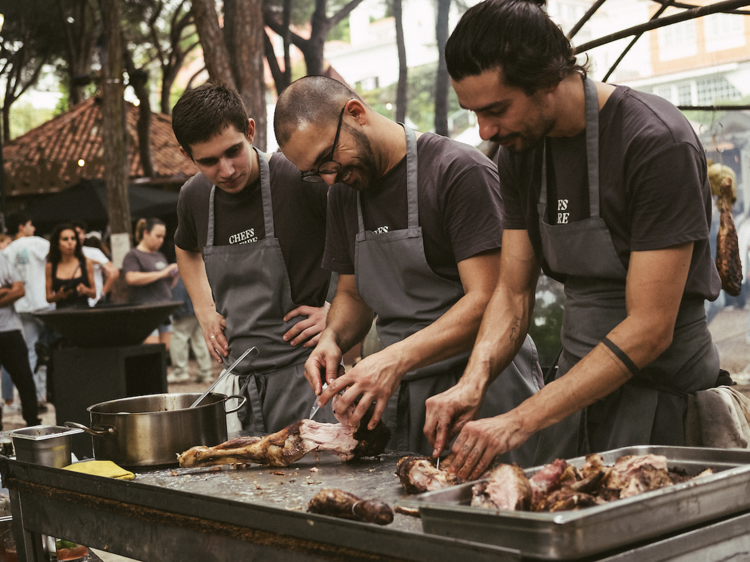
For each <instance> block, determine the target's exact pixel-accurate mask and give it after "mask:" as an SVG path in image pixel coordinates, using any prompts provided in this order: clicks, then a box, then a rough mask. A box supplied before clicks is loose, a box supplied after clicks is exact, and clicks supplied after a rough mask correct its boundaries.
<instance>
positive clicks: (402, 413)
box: [355, 127, 542, 466]
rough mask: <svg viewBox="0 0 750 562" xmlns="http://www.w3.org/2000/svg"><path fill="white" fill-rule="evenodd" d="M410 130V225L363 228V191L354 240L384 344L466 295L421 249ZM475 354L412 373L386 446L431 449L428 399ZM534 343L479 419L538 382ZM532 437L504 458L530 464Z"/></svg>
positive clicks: (362, 285)
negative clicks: (379, 229)
mask: <svg viewBox="0 0 750 562" xmlns="http://www.w3.org/2000/svg"><path fill="white" fill-rule="evenodd" d="M404 129H405V134H406V195H407V200H408V223H407V224H408V227H407V228H405V229H401V230H393V231H389V232H386V233H383V234H375V233H374V232H371V231H366V230H365V227H364V220H363V217H362V206H361V201H360V194H359V193H357V216H358V221H359V233H358V234H357V237H356V242H355V278H356V282H357V290H358V291H359V294H360V296H361V297H362V299H363V300H364V301H365V302H366V303H367V305H368V306H369V307H370V308H372V309H373V310H374V311H375V312H376V313H377V315H378V319H377V329H378V335H379V336H380V339H381V340H382V341H383V343H384V344H385V345H386V346H389V345H392V344H394V343H396V342H399V341H401V340H404V339H406V338H407V337H409V336H411V335H412V334H414V333H416V332H418V331H419V330H421V329H423V328H426V327H427V326H429V325H430V324H432V323H433V322H435V321H436V320H437V319H438V318H440V317H441V316H442V315H443V314H445V313H446V312H447V311H448V309H449V308H451V307H452V306H453V305H454V304H456V302H458V300H459V299H461V298H462V297H463V296H464V289H463V286H462V285H461V283H457V282H455V281H451V280H448V279H444V278H442V277H440V276H439V275H436V274H435V273H434V272H433V271H432V269H431V268H430V266H429V264H428V263H427V259H426V258H425V254H424V241H423V238H422V229H421V227H420V226H419V209H418V189H417V185H418V184H417V141H416V136H415V134H414V131H412V130H411V129H409V128H408V127H404ZM469 355H470V352H469V351H467V352H464V353H461V354H459V355H457V356H455V357H452V358H450V359H446V360H444V361H440V362H438V363H435V364H433V365H429V366H427V367H423V368H421V369H417V370H414V371H410V372H408V373H407V374H406V375H405V376H404V378H403V379H402V381H401V384H400V386H399V388H398V389H397V390H396V392H395V393H394V395H393V397H392V398H391V399H390V401H389V402H388V406H387V408H386V411H385V414H384V415H383V420H384V421H385V423H386V425H388V427H389V428H390V429H391V430H392V431H393V437H392V438H391V442H390V443H389V447H390V448H393V449H396V450H400V451H411V452H421V453H423V454H428V455H431V454H432V447H430V445H429V442H428V441H427V439H426V438H425V436H424V433H423V428H424V421H425V412H426V408H425V401H426V400H427V399H428V398H429V397H430V396H434V395H435V394H439V393H441V392H444V391H445V390H447V389H449V388H450V387H452V386H454V385H455V384H456V382H457V381H458V379H460V378H461V375H462V374H463V372H464V369H465V368H466V364H467V362H468V360H469ZM541 384H542V382H541V369H540V368H539V367H538V358H537V352H536V347H535V346H534V343H533V342H532V341H531V338H529V337H527V338H526V341H525V342H524V344H523V346H522V348H521V350H520V351H519V353H518V355H517V357H516V359H515V360H514V361H513V363H511V365H510V366H509V367H508V368H507V369H506V370H505V371H504V372H503V373H502V374H501V375H500V376H499V377H498V378H497V379H496V380H495V381H494V382H493V383H492V385H490V387H489V389H488V391H487V395H486V397H485V399H484V402H483V405H482V410H481V412H480V417H490V416H496V415H499V414H501V413H504V412H507V411H508V410H511V409H512V408H514V407H515V406H517V405H518V404H520V403H521V402H523V401H524V400H525V399H527V398H529V397H530V396H531V395H533V394H534V393H535V392H536V391H537V390H539V388H540V387H541ZM534 441H535V439H532V440H530V444H529V446H527V447H522V448H521V449H519V450H517V451H512V452H511V453H509V454H508V455H507V458H506V460H512V461H515V462H518V463H519V464H522V465H523V466H528V465H529V463H530V462H531V459H532V456H533V452H534V448H535V446H534V445H535V444H534V443H533V442H534Z"/></svg>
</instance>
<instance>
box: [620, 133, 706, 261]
mask: <svg viewBox="0 0 750 562" xmlns="http://www.w3.org/2000/svg"><path fill="white" fill-rule="evenodd" d="M701 156H702V155H699V154H698V153H697V152H696V149H695V147H694V146H692V145H690V144H686V143H676V144H671V145H668V146H666V147H665V148H663V149H662V150H659V151H654V152H652V153H651V154H650V155H649V157H648V158H646V159H644V160H643V163H642V164H641V165H640V166H638V167H637V169H636V170H634V172H633V175H632V176H631V178H630V179H629V185H630V191H631V192H630V197H629V201H628V212H629V214H630V217H631V225H632V226H631V250H632V251H648V250H658V249H662V248H667V247H670V246H674V245H676V244H683V243H685V242H694V241H697V240H706V239H708V233H709V228H710V225H709V224H708V222H707V218H706V215H707V208H706V206H707V192H708V191H707V190H708V186H707V182H708V176H707V172H706V169H705V165H702V157H701ZM666 163H668V164H666Z"/></svg>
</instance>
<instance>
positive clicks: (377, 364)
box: [318, 348, 406, 429]
mask: <svg viewBox="0 0 750 562" xmlns="http://www.w3.org/2000/svg"><path fill="white" fill-rule="evenodd" d="M405 374H406V373H405V372H403V371H402V370H401V369H400V367H399V362H398V361H397V360H396V358H395V356H394V355H393V354H392V353H391V350H390V348H387V349H384V350H383V351H381V352H379V353H376V354H374V355H370V356H369V357H367V358H365V359H363V360H362V361H360V362H359V363H357V364H356V365H355V366H354V368H352V369H351V370H350V371H349V372H348V373H347V374H345V375H344V376H342V377H339V378H337V379H336V380H335V381H333V382H331V381H330V380H329V381H328V388H327V389H326V391H325V392H323V394H321V395H320V398H319V399H318V403H319V404H326V403H327V402H328V401H329V400H330V399H331V398H333V397H334V396H335V395H336V394H338V393H339V392H341V391H342V390H344V389H346V392H344V394H343V395H342V396H340V397H339V398H338V399H337V401H336V410H337V411H338V410H342V411H346V410H349V409H350V408H351V407H352V406H353V405H354V403H355V400H356V399H357V398H360V397H361V398H360V400H359V404H357V405H356V407H355V408H354V412H353V414H352V415H351V417H350V418H349V422H350V425H355V424H357V423H358V422H359V420H361V419H362V416H364V415H365V412H367V409H368V408H369V407H370V405H371V404H372V403H373V402H375V403H376V404H375V411H374V412H373V415H372V419H371V420H370V424H369V425H368V428H369V429H374V428H375V426H376V425H378V422H379V421H380V417H381V416H382V415H383V412H384V411H385V407H386V405H387V404H388V400H389V399H390V398H391V396H393V393H394V392H395V391H396V389H397V388H398V385H399V384H400V383H401V379H402V378H403V376H404V375H405Z"/></svg>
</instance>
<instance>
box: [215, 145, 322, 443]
mask: <svg viewBox="0 0 750 562" xmlns="http://www.w3.org/2000/svg"><path fill="white" fill-rule="evenodd" d="M255 152H256V153H257V155H258V163H259V165H260V189H261V194H262V199H263V221H264V225H265V231H266V236H265V238H264V239H262V240H258V241H257V242H254V243H252V244H236V245H228V246H215V245H214V225H215V216H214V194H215V192H216V186H213V187H212V188H211V196H210V200H209V206H208V209H209V210H208V236H207V238H206V247H205V248H204V249H203V261H204V262H205V264H206V274H207V276H208V281H209V284H210V285H211V291H212V292H213V296H214V302H215V303H216V311H217V312H218V313H219V314H221V315H222V316H223V317H224V318H225V319H226V323H227V327H226V330H225V332H224V335H225V336H226V338H227V341H228V343H229V356H228V357H226V358H225V360H224V363H225V365H228V364H231V363H233V362H234V360H235V359H236V358H237V357H239V356H240V355H242V353H243V352H244V351H245V350H246V349H248V348H249V347H251V346H253V345H254V346H257V348H258V350H259V351H260V354H259V355H258V356H253V355H250V356H248V358H246V359H245V360H244V361H243V362H242V363H241V364H240V365H238V366H237V367H236V368H235V372H237V373H240V374H241V375H243V378H242V379H241V382H242V386H243V387H244V388H246V389H247V391H246V395H247V397H248V401H247V406H246V407H245V408H243V410H241V411H240V419H241V420H242V422H243V429H245V430H248V431H253V432H262V433H267V432H274V431H278V430H280V429H283V428H284V427H286V426H287V425H289V424H291V423H293V422H295V421H298V420H300V419H304V418H307V416H308V415H309V413H310V408H311V407H312V405H313V402H314V401H315V398H316V397H315V394H314V393H313V391H312V389H311V388H310V385H309V384H308V383H307V380H306V379H305V377H304V374H303V373H304V364H305V361H306V360H307V357H308V355H310V352H311V351H312V350H311V349H310V348H305V347H303V346H301V345H298V346H296V347H292V346H291V345H290V344H289V343H288V342H285V341H284V340H283V339H282V337H283V335H284V334H285V333H286V332H287V331H288V330H289V329H290V328H291V327H292V326H293V325H294V324H296V323H297V322H299V321H300V320H302V319H304V316H298V317H296V318H294V319H292V320H290V321H289V322H284V321H283V317H284V315H285V314H286V313H288V312H289V311H290V310H293V309H294V308H296V307H297V304H295V303H294V301H292V292H291V285H290V283H289V275H288V274H287V270H286V264H285V263H284V256H283V255H282V253H281V247H280V245H279V240H278V238H276V237H275V236H274V224H273V207H272V205H271V177H270V172H269V168H268V161H267V160H266V156H265V154H263V153H262V152H260V151H258V150H256V151H255ZM243 418H244V419H243ZM315 421H320V422H323V421H329V422H335V421H336V420H335V418H334V417H333V414H332V412H331V408H330V406H328V407H326V408H321V409H320V411H319V412H318V414H317V415H316V416H315Z"/></svg>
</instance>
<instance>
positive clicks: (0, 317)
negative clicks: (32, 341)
mask: <svg viewBox="0 0 750 562" xmlns="http://www.w3.org/2000/svg"><path fill="white" fill-rule="evenodd" d="M18 281H21V276H20V275H18V272H17V271H16V269H15V268H14V267H13V266H12V265H11V263H10V261H9V260H8V258H6V257H5V254H3V253H2V252H0V287H2V288H3V289H9V288H10V287H12V286H13V283H16V282H18ZM21 329H23V326H22V325H21V318H20V317H19V316H18V313H17V312H16V308H15V307H14V306H13V304H9V305H8V306H3V307H0V332H12V331H13V330H21Z"/></svg>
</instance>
